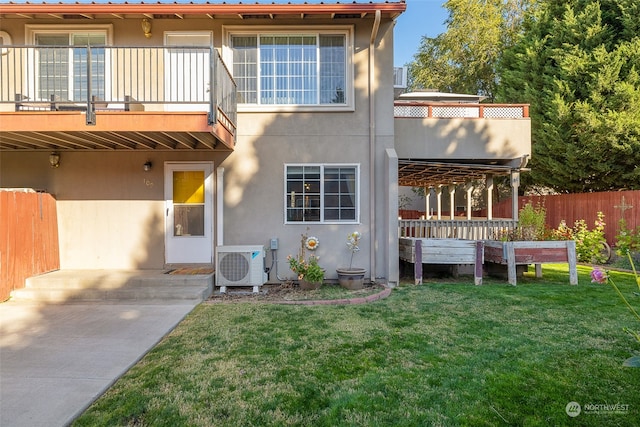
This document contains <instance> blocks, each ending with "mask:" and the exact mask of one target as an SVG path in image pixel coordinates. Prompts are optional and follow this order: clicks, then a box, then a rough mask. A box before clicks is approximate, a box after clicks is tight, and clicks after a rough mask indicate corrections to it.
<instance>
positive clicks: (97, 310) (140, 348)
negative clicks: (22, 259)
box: [0, 301, 198, 427]
mask: <svg viewBox="0 0 640 427" xmlns="http://www.w3.org/2000/svg"><path fill="white" fill-rule="evenodd" d="M197 304H198V302H195V301H178V302H176V303H166V302H163V303H157V304H144V305H140V304H136V303H131V302H113V303H106V304H105V303H82V304H52V303H48V304H38V303H33V302H28V301H24V302H18V301H14V302H11V301H10V302H5V303H2V304H0V426H11V427H21V426H25V427H26V426H28V427H37V426H47V427H54V426H64V425H67V424H69V423H70V422H71V421H73V420H74V419H75V418H76V417H77V416H78V415H80V414H81V413H82V412H83V411H84V410H85V409H86V408H87V407H88V406H89V405H90V404H91V403H92V402H93V401H94V400H95V399H96V398H98V397H99V396H100V395H101V394H102V393H103V392H104V391H105V390H107V389H108V388H109V387H110V386H111V385H112V384H113V383H114V382H115V381H116V380H117V379H118V378H119V377H120V376H122V374H124V373H125V372H126V371H127V370H128V369H129V368H130V367H131V366H133V365H134V364H135V363H136V362H137V361H138V360H140V359H141V358H142V357H143V356H144V355H145V354H146V353H147V352H148V351H149V350H150V349H151V348H153V347H154V346H155V345H156V344H157V343H158V342H159V341H160V340H161V339H162V338H163V337H164V336H165V335H166V334H167V333H169V332H170V331H171V330H173V328H174V327H175V326H176V325H177V324H178V323H179V322H180V321H181V320H182V319H183V318H184V317H185V316H186V315H187V314H188V313H189V312H191V310H193V308H194V307H195V306H196V305H197Z"/></svg>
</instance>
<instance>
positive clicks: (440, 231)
mask: <svg viewBox="0 0 640 427" xmlns="http://www.w3.org/2000/svg"><path fill="white" fill-rule="evenodd" d="M516 223H517V222H516V221H514V220H512V219H491V220H489V219H472V220H420V219H403V220H399V221H398V227H399V234H400V237H424V238H430V239H465V240H497V239H499V238H500V236H501V235H503V234H505V233H507V232H508V231H510V230H513V229H514V228H515V226H516Z"/></svg>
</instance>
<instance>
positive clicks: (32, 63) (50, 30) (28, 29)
mask: <svg viewBox="0 0 640 427" xmlns="http://www.w3.org/2000/svg"><path fill="white" fill-rule="evenodd" d="M83 32H86V33H104V34H105V40H106V45H107V46H112V45H113V25H111V24H95V25H87V24H73V25H59V24H27V25H25V41H26V43H27V44H28V45H31V46H35V45H36V36H37V35H38V34H42V33H44V34H67V35H69V34H74V33H76V34H82V33H83ZM69 58H72V56H71V55H70V56H69ZM26 60H27V63H26V64H25V66H26V67H29V68H28V69H29V70H33V71H35V72H36V73H35V74H34V75H35V77H34V78H35V84H29V97H30V98H31V99H34V100H36V99H37V100H41V99H39V97H38V93H39V87H38V82H39V81H40V76H39V75H38V74H37V70H38V67H37V59H36V54H35V49H30V52H29V54H28V55H26ZM104 67H105V85H104V91H105V94H107V95H106V96H109V95H108V94H110V93H111V74H112V72H111V61H110V56H109V55H108V54H105V64H104ZM72 79H73V77H72V75H71V74H70V75H69V80H70V81H71V80H72ZM68 90H69V93H71V92H72V90H73V84H70V85H69V87H68ZM41 101H49V100H48V99H45V100H41Z"/></svg>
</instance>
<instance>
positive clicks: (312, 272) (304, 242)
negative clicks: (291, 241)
mask: <svg viewBox="0 0 640 427" xmlns="http://www.w3.org/2000/svg"><path fill="white" fill-rule="evenodd" d="M318 244H319V241H318V238H317V237H308V236H307V235H306V234H302V235H301V239H300V251H299V252H298V256H296V257H294V256H293V255H289V256H287V261H288V262H289V268H290V269H291V271H293V272H294V273H296V275H297V276H298V280H306V281H307V282H311V283H319V282H322V281H323V280H324V269H323V268H322V267H320V264H318V260H319V259H320V258H318V257H317V256H316V255H310V256H309V259H307V258H306V250H307V249H309V250H315V249H316V248H317V247H318Z"/></svg>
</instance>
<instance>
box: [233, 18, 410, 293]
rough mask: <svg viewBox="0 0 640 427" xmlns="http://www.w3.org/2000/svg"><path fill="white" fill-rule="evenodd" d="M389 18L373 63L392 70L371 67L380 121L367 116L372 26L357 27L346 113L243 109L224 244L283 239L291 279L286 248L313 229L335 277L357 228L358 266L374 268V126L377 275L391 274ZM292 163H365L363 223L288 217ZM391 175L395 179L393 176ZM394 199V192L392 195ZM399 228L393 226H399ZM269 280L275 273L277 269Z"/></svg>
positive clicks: (281, 271)
mask: <svg viewBox="0 0 640 427" xmlns="http://www.w3.org/2000/svg"><path fill="white" fill-rule="evenodd" d="M389 28H390V25H389V24H388V23H386V24H385V25H383V26H382V28H381V30H380V33H379V37H380V40H381V41H380V40H379V41H378V43H377V50H376V56H375V64H376V67H377V68H382V69H384V68H388V69H389V70H390V71H389V72H388V73H386V72H385V73H380V72H377V73H375V74H374V76H375V81H374V83H373V84H374V90H375V91H376V96H375V97H374V101H375V109H376V116H375V123H374V126H371V123H370V121H369V90H368V79H367V76H368V63H369V55H368V44H369V39H370V35H371V28H370V27H368V28H367V27H366V26H362V25H360V26H358V27H357V29H356V46H355V56H354V69H355V75H356V80H355V89H356V90H355V95H356V98H355V105H356V110H355V111H354V112H347V113H344V112H343V113H275V114H274V113H241V114H240V115H239V117H238V141H237V145H236V150H235V152H234V153H233V154H232V155H231V156H229V157H228V158H227V159H226V160H225V161H224V162H223V163H222V165H221V166H222V167H224V169H225V173H224V191H225V194H224V199H225V209H224V220H225V235H224V241H225V244H264V245H267V246H268V243H269V240H270V238H278V240H279V250H278V251H277V254H271V255H268V256H267V262H268V263H271V260H272V256H276V257H277V259H278V264H277V275H278V276H279V277H280V278H293V273H292V272H291V271H290V270H289V268H288V264H287V262H286V256H287V255H295V254H297V252H298V250H299V249H300V237H301V234H302V233H306V234H308V235H310V236H316V237H318V238H319V239H320V246H319V248H318V250H317V252H316V254H317V255H318V256H319V257H320V264H321V265H322V266H323V267H325V268H326V276H327V277H328V278H330V279H335V278H336V277H337V276H336V272H335V268H336V267H338V266H344V265H345V264H347V265H348V262H349V254H350V253H349V252H348V250H347V246H346V236H347V234H348V233H350V232H353V231H355V230H358V231H360V233H361V234H362V240H361V245H360V251H359V252H358V253H357V254H356V258H355V260H354V265H355V264H357V265H358V266H360V267H364V268H366V269H367V276H369V275H371V250H370V247H371V239H372V234H371V228H372V227H371V226H370V224H371V219H372V215H371V209H370V197H372V195H373V194H374V191H373V190H372V188H371V185H370V181H369V173H370V172H371V170H372V169H371V164H370V161H369V144H370V137H369V132H370V129H372V131H373V132H375V140H374V141H375V144H376V147H375V150H374V151H375V165H376V166H375V169H376V170H375V174H376V178H375V183H376V184H375V185H376V187H377V188H378V190H377V198H376V204H375V207H374V209H375V211H376V214H377V218H376V225H375V226H374V227H375V229H376V236H375V239H376V240H377V242H374V244H373V246H374V248H375V249H374V252H375V259H376V261H375V263H376V272H375V277H384V278H388V276H389V269H388V262H387V261H388V256H389V248H388V247H387V242H388V240H389V226H388V217H387V212H388V209H389V199H388V198H385V197H384V195H385V192H386V191H388V190H389V188H390V185H389V182H388V179H386V178H385V174H384V168H385V157H386V153H385V149H386V148H387V147H393V145H394V140H393V110H392V108H393V86H392V69H393V67H392V66H393V54H392V49H391V46H392V44H393V42H392V38H391V37H392V35H391V32H390V31H388V30H389ZM288 163H346V164H357V165H359V167H360V193H359V194H360V198H359V203H360V222H359V223H358V224H308V225H307V224H285V218H284V179H285V178H284V170H285V165H286V164H288ZM396 178H397V176H396V177H394V179H396ZM395 200H397V196H396V198H395ZM395 229H397V227H394V230H395ZM271 280H274V281H275V280H277V277H276V272H275V271H274V272H273V273H272V274H271Z"/></svg>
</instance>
